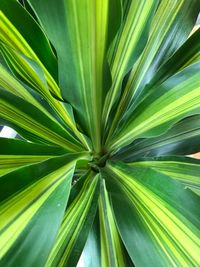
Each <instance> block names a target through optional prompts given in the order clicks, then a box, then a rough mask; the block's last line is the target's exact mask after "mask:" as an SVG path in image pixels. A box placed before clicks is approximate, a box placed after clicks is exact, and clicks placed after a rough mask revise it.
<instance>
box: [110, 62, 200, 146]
mask: <svg viewBox="0 0 200 267" xmlns="http://www.w3.org/2000/svg"><path fill="white" fill-rule="evenodd" d="M199 112H200V63H195V64H193V65H191V66H189V67H187V68H186V69H184V70H183V71H181V72H179V73H178V74H176V75H175V76H172V77H171V78H169V79H168V80H166V81H165V82H164V83H163V84H162V85H160V86H158V88H157V90H154V91H153V92H152V94H150V95H149V96H148V97H147V98H146V99H145V100H144V101H143V102H142V103H141V104H140V105H139V106H138V108H137V109H136V110H135V111H133V113H130V114H129V119H127V120H126V122H125V125H123V129H122V130H121V131H120V132H119V133H117V134H116V135H115V136H114V138H113V139H112V141H110V143H111V145H110V149H112V150H114V149H118V148H119V147H120V146H121V147H122V146H125V145H128V144H130V143H131V142H133V141H134V140H135V139H136V138H139V137H152V136H157V135H160V134H161V133H163V132H165V131H166V130H167V129H168V128H169V127H170V126H172V125H173V124H174V123H176V122H177V121H179V120H180V119H182V118H184V117H187V116H189V115H193V114H198V113H199Z"/></svg>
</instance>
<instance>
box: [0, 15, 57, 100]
mask: <svg viewBox="0 0 200 267" xmlns="http://www.w3.org/2000/svg"><path fill="white" fill-rule="evenodd" d="M0 40H1V41H3V42H4V43H6V44H7V45H9V46H10V47H12V48H13V49H15V50H17V51H18V52H20V53H22V54H23V55H25V56H27V57H29V58H32V59H33V60H35V61H36V62H37V63H38V64H39V65H40V67H41V68H42V69H43V71H44V73H45V77H46V80H47V83H48V85H49V88H50V90H51V91H52V93H54V94H55V95H56V96H57V97H59V98H61V95H60V89H59V87H58V85H57V84H56V82H55V81H54V79H53V78H52V77H51V75H50V74H49V72H48V71H47V70H46V68H45V67H44V66H43V64H42V63H41V61H40V60H39V58H38V57H37V55H36V54H35V53H34V51H33V50H32V49H31V47H30V46H29V44H28V43H27V42H26V40H25V39H24V38H23V36H22V35H21V34H20V33H19V32H18V31H17V29H16V28H15V27H14V26H13V24H12V23H11V22H10V21H9V20H8V18H7V17H6V16H5V15H4V14H3V12H2V11H0ZM15 56H16V55H15ZM18 60H19V58H18ZM19 62H20V61H19ZM20 63H22V64H23V63H24V62H23V61H21V62H20Z"/></svg>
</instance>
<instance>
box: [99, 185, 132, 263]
mask: <svg viewBox="0 0 200 267" xmlns="http://www.w3.org/2000/svg"><path fill="white" fill-rule="evenodd" d="M99 221H100V222H99V225H100V241H101V266H102V267H107V266H110V267H123V266H124V267H127V263H126V258H125V255H124V252H123V246H122V243H121V238H120V236H119V233H118V230H117V227H116V224H115V220H114V216H113V211H112V208H111V205H110V201H109V198H108V192H107V190H106V185H105V180H103V182H102V186H101V195H100V199H99Z"/></svg>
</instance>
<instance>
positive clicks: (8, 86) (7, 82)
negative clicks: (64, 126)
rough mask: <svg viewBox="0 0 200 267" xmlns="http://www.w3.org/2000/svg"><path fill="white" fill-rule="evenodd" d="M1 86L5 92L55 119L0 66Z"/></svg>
mask: <svg viewBox="0 0 200 267" xmlns="http://www.w3.org/2000/svg"><path fill="white" fill-rule="evenodd" d="M0 86H2V87H3V88H4V89H5V90H8V91H9V92H11V93H13V94H15V95H17V96H19V97H21V98H23V99H25V100H26V101H28V102H29V103H31V104H33V105H34V106H35V107H37V108H38V109H40V110H41V111H42V112H43V113H45V114H46V115H47V116H48V117H51V118H53V117H52V116H51V115H50V114H49V113H48V112H47V110H46V109H45V108H44V107H43V106H42V105H41V104H40V103H39V102H38V101H37V100H36V99H35V98H34V97H33V96H32V95H31V94H30V93H29V92H28V91H27V90H26V89H25V88H24V87H23V86H22V85H21V84H20V83H19V82H18V81H17V79H15V78H14V77H13V76H12V75H11V74H10V73H9V72H8V71H7V70H6V69H5V68H4V67H3V66H2V65H1V64H0Z"/></svg>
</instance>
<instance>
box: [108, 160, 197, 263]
mask: <svg viewBox="0 0 200 267" xmlns="http://www.w3.org/2000/svg"><path fill="white" fill-rule="evenodd" d="M105 171H106V175H107V180H106V183H107V184H108V191H109V192H110V196H111V199H112V204H113V209H114V213H115V218H116V222H117V225H118V229H119V231H120V235H121V237H122V240H123V242H124V244H125V246H126V248H127V250H128V253H129V255H130V257H131V259H132V261H133V262H134V263H135V264H136V266H139V267H140V266H141V267H143V266H159V267H162V266H163V267H164V266H198V263H199V261H200V256H199V242H200V239H199V236H200V231H199V227H200V223H199V216H200V210H199V204H200V198H199V197H198V196H196V195H195V194H194V193H192V192H191V191H190V190H188V189H186V190H185V189H184V187H183V186H182V185H180V184H179V183H178V182H177V181H175V180H173V179H171V178H170V177H168V176H166V175H164V174H161V173H158V172H156V171H154V170H152V169H150V168H144V167H143V168H141V167H130V166H128V165H126V164H123V163H120V162H110V163H109V165H108V166H107V167H106V169H105ZM183 203H184V205H183ZM144 251H145V253H144Z"/></svg>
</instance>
